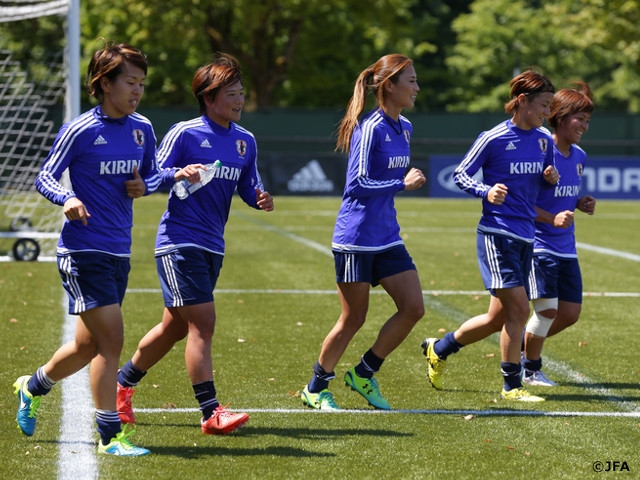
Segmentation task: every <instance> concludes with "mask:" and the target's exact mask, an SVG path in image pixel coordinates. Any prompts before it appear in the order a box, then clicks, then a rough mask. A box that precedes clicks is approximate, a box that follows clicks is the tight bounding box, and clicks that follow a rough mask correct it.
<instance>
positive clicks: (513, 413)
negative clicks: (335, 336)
mask: <svg viewBox="0 0 640 480" xmlns="http://www.w3.org/2000/svg"><path fill="white" fill-rule="evenodd" d="M229 411H232V412H245V413H283V414H330V415H331V414H334V415H335V414H338V415H345V414H352V415H371V414H373V415H395V414H404V415H460V416H466V415H474V416H477V417H626V418H640V411H634V412H565V411H561V412H544V411H540V410H512V409H504V410H501V409H488V410H457V409H452V410H447V409H431V410H430V409H398V410H374V409H367V410H365V409H353V410H349V409H344V410H315V409H311V408H234V409H229ZM136 412H140V413H154V414H155V413H158V414H162V415H167V414H171V413H198V412H200V410H199V409H198V408H136Z"/></svg>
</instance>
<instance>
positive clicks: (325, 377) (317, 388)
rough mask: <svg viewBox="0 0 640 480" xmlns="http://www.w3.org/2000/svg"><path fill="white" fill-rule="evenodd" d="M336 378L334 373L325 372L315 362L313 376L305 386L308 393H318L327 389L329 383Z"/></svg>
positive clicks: (318, 363)
mask: <svg viewBox="0 0 640 480" xmlns="http://www.w3.org/2000/svg"><path fill="white" fill-rule="evenodd" d="M334 378H336V374H335V372H325V370H324V368H322V366H321V365H320V362H316V364H315V365H314V366H313V376H312V377H311V380H310V381H309V385H307V389H308V390H309V393H320V392H321V391H322V390H326V389H327V388H329V381H330V380H333V379H334Z"/></svg>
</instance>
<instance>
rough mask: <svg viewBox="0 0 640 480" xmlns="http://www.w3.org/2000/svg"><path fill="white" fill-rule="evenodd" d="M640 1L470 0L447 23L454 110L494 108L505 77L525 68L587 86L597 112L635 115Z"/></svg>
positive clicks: (639, 86) (639, 106) (639, 90)
mask: <svg viewBox="0 0 640 480" xmlns="http://www.w3.org/2000/svg"><path fill="white" fill-rule="evenodd" d="M639 21H640V4H639V3H638V2H630V1H624V0H581V1H575V0H539V1H535V2H532V1H527V0H475V1H474V2H473V3H472V4H471V11H470V12H469V13H466V14H462V15H460V16H458V17H457V18H456V19H455V20H454V21H453V30H454V31H455V32H456V33H457V39H456V43H455V45H454V46H453V50H452V54H451V55H450V56H449V57H448V58H447V61H446V65H447V68H448V69H449V70H450V71H451V72H452V73H454V74H455V75H454V78H455V79H456V81H455V84H454V85H452V86H451V89H450V90H449V102H448V109H449V110H452V111H467V112H481V111H500V110H502V106H503V104H504V102H505V101H506V99H507V96H508V80H509V79H510V78H511V77H512V76H513V75H514V74H516V73H518V72H519V71H521V70H525V69H527V68H529V67H531V66H536V67H538V68H540V69H541V70H542V71H544V73H546V74H547V75H549V77H550V78H551V79H552V80H553V82H554V83H555V84H556V86H557V87H559V88H561V87H563V86H566V85H567V84H569V83H570V82H571V81H572V80H576V79H581V80H584V81H586V82H588V83H589V85H590V86H591V87H592V89H593V90H594V95H595V98H596V99H597V104H598V110H599V111H600V110H617V111H625V110H626V111H628V112H630V113H638V112H640V95H639V94H640V63H639V62H638V60H639V59H640V32H639V30H638V28H637V25H638V22H639Z"/></svg>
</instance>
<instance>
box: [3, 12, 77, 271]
mask: <svg viewBox="0 0 640 480" xmlns="http://www.w3.org/2000/svg"><path fill="white" fill-rule="evenodd" d="M69 4H70V0H56V1H38V0H21V1H8V2H7V1H0V45H1V47H0V257H3V258H9V259H15V260H36V259H38V258H40V260H46V259H51V258H54V257H55V248H56V244H57V237H58V231H59V229H60V224H61V221H62V219H61V209H60V207H57V206H55V205H53V204H51V203H50V202H49V201H48V200H46V199H45V198H44V197H43V196H41V195H40V194H39V193H38V192H37V191H36V190H35V187H34V181H35V178H36V175H37V174H38V172H39V170H40V167H41V165H42V162H43V161H44V159H45V158H46V156H47V154H48V152H49V150H50V148H51V146H52V144H53V141H54V139H55V137H56V134H57V132H58V129H59V127H60V125H61V124H62V122H63V120H64V118H63V116H64V114H65V108H64V100H65V95H66V86H67V84H66V80H67V79H66V75H67V72H68V71H69V70H68V68H67V62H66V56H65V54H64V53H65V52H64V42H60V43H59V45H56V44H55V43H54V44H51V42H48V41H47V39H50V38H56V37H57V38H60V37H63V39H64V33H63V34H62V35H60V33H61V32H65V31H66V26H65V25H66V21H67V19H66V17H65V15H66V14H67V12H68V9H69ZM45 17H46V22H44V21H43V20H44V19H45ZM46 29H53V30H54V31H53V32H51V33H50V34H47V32H46ZM43 30H44V31H43ZM30 32H32V35H30V34H29V33H30ZM27 36H28V37H27ZM27 39H28V44H29V46H30V49H29V51H25V48H24V44H26V43H27V41H26V40H27ZM38 42H40V43H42V44H38Z"/></svg>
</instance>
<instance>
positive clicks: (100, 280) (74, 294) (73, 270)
mask: <svg viewBox="0 0 640 480" xmlns="http://www.w3.org/2000/svg"><path fill="white" fill-rule="evenodd" d="M57 260H58V273H59V274H60V278H62V286H63V287H64V289H65V291H66V292H67V296H68V297H69V313H70V314H74V315H77V314H80V313H82V312H86V311H87V310H90V309H92V308H96V307H104V306H107V305H113V304H114V303H117V304H120V305H122V301H123V300H124V293H125V292H126V290H127V281H128V279H129V271H130V270H131V264H130V262H129V258H127V257H118V256H116V255H109V254H108V253H102V252H75V253H68V254H64V255H60V254H59V255H58V257H57Z"/></svg>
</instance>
